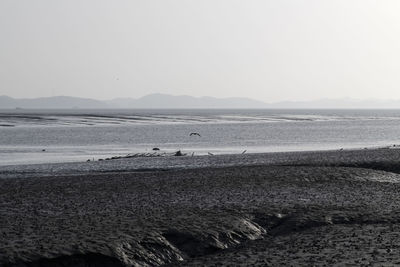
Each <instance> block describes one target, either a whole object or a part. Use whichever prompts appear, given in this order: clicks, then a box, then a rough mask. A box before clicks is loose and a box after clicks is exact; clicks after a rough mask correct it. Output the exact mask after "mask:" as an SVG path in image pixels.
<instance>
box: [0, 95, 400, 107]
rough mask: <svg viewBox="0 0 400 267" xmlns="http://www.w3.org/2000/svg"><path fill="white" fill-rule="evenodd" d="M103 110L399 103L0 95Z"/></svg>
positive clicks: (13, 102) (8, 101)
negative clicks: (23, 96) (266, 101)
mask: <svg viewBox="0 0 400 267" xmlns="http://www.w3.org/2000/svg"><path fill="white" fill-rule="evenodd" d="M14 108H32V109H36V108H37V109H39V108H44V109H46V108H47V109H71V108H81V109H84V108H87V109H103V108H142V109H145V108H160V109H169V108H172V109H182V108H187V109H190V108H232V109H235V108H275V109H278V108H280V109H291V108H293V109H335V108H337V109H368V108H372V109H373V108H376V109H385V108H386V109H399V108H400V100H356V99H350V98H343V99H320V100H314V101H297V102H296V101H292V102H291V101H286V102H277V103H264V102H261V101H257V100H253V99H250V98H240V97H237V98H235V97H234V98H215V97H192V96H186V95H182V96H173V95H166V94H151V95H147V96H144V97H141V98H138V99H134V98H116V99H112V100H107V101H100V100H94V99H88V98H78V97H69V96H56V97H43V98H32V99H16V98H11V97H8V96H0V109H14Z"/></svg>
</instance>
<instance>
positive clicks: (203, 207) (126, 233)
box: [0, 162, 400, 266]
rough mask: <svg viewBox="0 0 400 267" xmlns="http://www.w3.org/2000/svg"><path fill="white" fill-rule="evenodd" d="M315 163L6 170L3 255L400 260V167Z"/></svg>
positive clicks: (91, 260) (68, 262)
mask: <svg viewBox="0 0 400 267" xmlns="http://www.w3.org/2000/svg"><path fill="white" fill-rule="evenodd" d="M313 164H314V166H269V165H265V166H236V167H224V168H200V169H190V170H166V171H155V172H151V171H149V172H133V173H119V172H113V173H104V174H93V175H90V174H85V175H75V176H57V177H50V176H47V177H31V178H19V179H0V213H1V217H0V237H1V241H0V251H1V253H0V265H3V266H46V264H47V266H76V265H77V264H81V265H82V266H118V264H122V265H127V266H131V265H133V266H146V265H148V266H157V265H164V264H167V265H168V264H169V265H171V266H175V265H177V264H178V263H179V262H181V264H182V266H191V265H194V266H195V265H197V266H213V265H227V266H232V265H240V264H241V265H245V266H246V265H247V266H249V265H260V266H262V265H265V264H269V265H271V266H277V265H278V266H279V265H281V266H290V265H293V266H306V265H308V266H309V265H310V264H311V265H313V264H314V265H317V266H322V265H324V264H325V265H327V266H331V265H334V264H338V265H343V264H350V265H352V264H353V265H354V264H356V265H357V264H358V263H359V264H360V265H361V264H363V263H365V264H367V263H368V264H377V265H379V264H380V263H382V262H386V263H390V264H396V263H398V262H400V254H399V253H397V252H398V250H399V248H398V246H397V244H396V241H399V236H398V234H396V233H398V230H400V229H399V226H398V225H399V222H400V209H399V208H398V207H399V206H400V194H399V192H400V184H399V183H398V182H399V181H400V175H398V174H395V173H392V172H385V171H381V170H373V169H366V168H352V167H338V166H333V167H326V166H322V167H317V166H315V162H314V163H313ZM335 164H336V163H335ZM384 164H386V163H384ZM374 169H379V168H374ZM397 243H398V242H397ZM385 251H386V252H385ZM98 259H100V261H101V264H100V263H98V261H96V260H98ZM39 263H40V264H39ZM38 264H39V265H38ZM85 264H86V265H85Z"/></svg>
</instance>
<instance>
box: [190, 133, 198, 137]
mask: <svg viewBox="0 0 400 267" xmlns="http://www.w3.org/2000/svg"><path fill="white" fill-rule="evenodd" d="M193 135H197V136H200V137H201V135H200V134H199V133H190V134H189V136H193Z"/></svg>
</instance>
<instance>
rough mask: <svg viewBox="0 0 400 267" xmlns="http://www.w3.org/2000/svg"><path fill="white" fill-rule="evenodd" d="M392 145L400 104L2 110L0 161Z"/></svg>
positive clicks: (398, 140)
mask: <svg viewBox="0 0 400 267" xmlns="http://www.w3.org/2000/svg"><path fill="white" fill-rule="evenodd" d="M192 132H197V133H199V134H200V135H201V136H200V137H199V136H190V133H192ZM393 144H400V110H0V165H12V164H29V163H49V162H69V161H85V160H87V159H95V160H97V159H99V158H105V157H110V156H122V155H126V154H128V153H143V152H152V148H153V147H158V148H160V149H161V152H173V151H177V150H182V151H183V152H186V153H188V154H192V153H193V152H194V154H195V155H201V154H207V153H209V152H210V153H213V154H226V153H242V152H243V151H244V150H246V153H257V152H277V151H299V150H325V149H339V148H362V147H377V146H386V145H393ZM43 150H45V151H43Z"/></svg>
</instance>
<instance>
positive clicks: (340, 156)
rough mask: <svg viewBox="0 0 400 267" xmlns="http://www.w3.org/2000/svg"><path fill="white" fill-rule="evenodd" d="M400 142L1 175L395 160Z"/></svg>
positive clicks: (31, 167) (2, 174)
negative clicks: (372, 146)
mask: <svg viewBox="0 0 400 267" xmlns="http://www.w3.org/2000/svg"><path fill="white" fill-rule="evenodd" d="M398 157H399V158H400V146H399V145H391V146H380V147H374V148H357V149H335V150H333V149H329V150H310V151H283V152H263V153H245V154H217V155H198V156H190V155H187V156H165V157H134V158H124V157H122V158H119V159H113V160H107V161H106V160H103V161H98V160H97V161H91V162H86V161H83V162H64V163H39V164H24V165H4V166H0V179H1V178H21V177H30V176H32V177H36V176H62V175H84V174H88V173H112V172H147V171H165V170H173V169H197V168H209V167H211V168H213V167H220V168H222V167H231V166H258V165H285V164H288V165H311V164H317V165H321V164H324V165H335V164H336V165H337V164H341V165H343V164H345V163H346V162H347V163H349V164H353V165H354V164H361V163H362V162H364V163H365V162H367V161H370V162H371V161H382V162H383V161H388V162H395V161H396V160H397V159H398Z"/></svg>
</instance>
